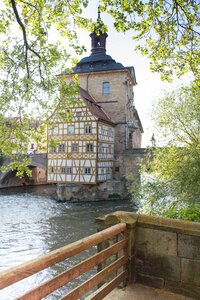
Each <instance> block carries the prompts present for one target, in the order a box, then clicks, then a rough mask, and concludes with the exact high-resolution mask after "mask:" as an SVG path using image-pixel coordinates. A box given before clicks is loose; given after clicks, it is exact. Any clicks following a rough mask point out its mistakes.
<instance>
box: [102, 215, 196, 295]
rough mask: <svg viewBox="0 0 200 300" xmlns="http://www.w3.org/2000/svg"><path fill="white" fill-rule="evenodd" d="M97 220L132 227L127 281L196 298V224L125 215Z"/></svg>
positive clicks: (107, 224) (103, 223)
mask: <svg viewBox="0 0 200 300" xmlns="http://www.w3.org/2000/svg"><path fill="white" fill-rule="evenodd" d="M97 221H98V222H99V224H101V225H103V226H110V225H113V224H116V223H119V222H125V223H127V228H129V229H128V230H129V231H130V226H131V225H132V230H133V231H134V233H133V232H132V238H129V242H130V244H131V247H129V248H131V250H130V253H129V256H130V269H131V272H130V273H131V276H130V280H131V279H132V280H134V281H136V282H140V283H143V284H146V285H151V286H153V287H156V288H161V289H165V290H170V291H173V292H176V293H180V294H183V295H186V296H189V297H192V298H193V299H200V223H195V222H184V221H179V220H174V219H166V218H160V217H153V216H145V215H137V214H135V213H125V212H116V213H113V214H111V215H107V216H104V217H102V218H98V219H97ZM129 236H130V234H129Z"/></svg>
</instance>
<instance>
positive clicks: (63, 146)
mask: <svg viewBox="0 0 200 300" xmlns="http://www.w3.org/2000/svg"><path fill="white" fill-rule="evenodd" d="M58 152H65V144H60V145H59V146H58Z"/></svg>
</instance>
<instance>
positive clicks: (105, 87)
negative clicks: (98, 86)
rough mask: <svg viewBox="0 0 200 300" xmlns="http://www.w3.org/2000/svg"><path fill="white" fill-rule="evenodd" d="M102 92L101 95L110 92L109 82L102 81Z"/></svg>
mask: <svg viewBox="0 0 200 300" xmlns="http://www.w3.org/2000/svg"><path fill="white" fill-rule="evenodd" d="M102 93H103V95H106V94H110V82H103V85H102Z"/></svg>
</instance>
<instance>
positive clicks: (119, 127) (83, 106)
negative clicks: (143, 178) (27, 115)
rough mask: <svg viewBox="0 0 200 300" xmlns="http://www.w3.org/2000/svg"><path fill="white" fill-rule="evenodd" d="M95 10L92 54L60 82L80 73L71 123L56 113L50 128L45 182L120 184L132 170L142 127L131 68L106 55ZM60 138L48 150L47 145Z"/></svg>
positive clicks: (69, 81) (67, 73) (69, 80)
mask: <svg viewBox="0 0 200 300" xmlns="http://www.w3.org/2000/svg"><path fill="white" fill-rule="evenodd" d="M101 26H103V22H102V20H101V18H100V12H98V19H97V28H96V29H95V30H94V32H93V33H91V34H90V37H91V54H90V55H89V56H87V57H84V58H83V59H81V60H80V61H79V62H78V63H77V64H76V66H75V67H74V68H73V72H71V70H69V69H66V70H65V71H63V72H62V74H60V78H61V79H62V80H65V81H66V82H67V84H72V82H73V76H74V74H77V75H78V80H79V86H80V92H79V105H77V106H74V107H71V111H72V119H71V120H70V122H69V121H68V122H64V121H63V120H61V119H59V111H57V113H56V114H55V115H54V117H53V118H54V119H53V127H52V128H49V129H48V140H49V147H48V182H56V183H84V184H97V183H99V182H104V181H106V180H107V179H112V180H119V181H121V179H122V178H124V177H126V175H127V174H128V172H129V171H130V169H131V170H132V169H134V159H132V157H131V156H130V150H133V149H135V148H140V147H141V137H142V133H143V128H142V124H141V121H140V118H139V115H138V112H137V110H136V108H135V104H134V92H133V88H134V86H135V85H136V84H137V83H136V76H135V71H134V67H133V66H130V67H124V66H123V65H122V64H121V63H118V62H116V61H115V60H114V59H113V58H112V57H111V56H110V55H107V54H106V39H107V37H108V35H107V33H106V32H105V31H103V30H102V31H101ZM56 140H59V143H57V144H56V146H55V145H54V146H53V147H51V146H50V145H51V143H50V141H56Z"/></svg>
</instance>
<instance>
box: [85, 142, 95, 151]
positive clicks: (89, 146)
mask: <svg viewBox="0 0 200 300" xmlns="http://www.w3.org/2000/svg"><path fill="white" fill-rule="evenodd" d="M85 150H86V152H93V144H91V143H89V144H86V149H85Z"/></svg>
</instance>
